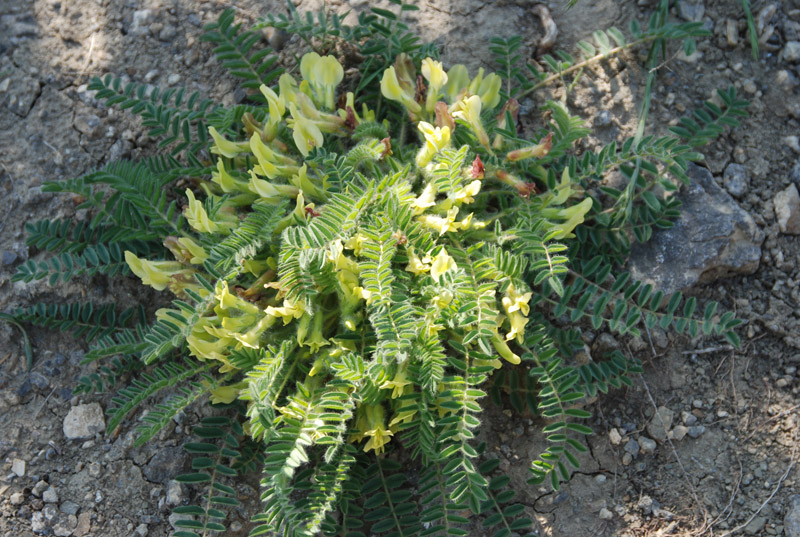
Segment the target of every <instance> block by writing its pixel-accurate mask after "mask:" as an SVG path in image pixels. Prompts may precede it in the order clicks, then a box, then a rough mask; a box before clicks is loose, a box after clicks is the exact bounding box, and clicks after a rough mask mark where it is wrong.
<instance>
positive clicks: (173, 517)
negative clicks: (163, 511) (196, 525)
mask: <svg viewBox="0 0 800 537" xmlns="http://www.w3.org/2000/svg"><path fill="white" fill-rule="evenodd" d="M179 520H194V517H193V516H192V515H184V514H180V513H172V514H171V515H169V518H168V519H167V521H168V522H169V525H170V526H172V529H175V530H177V529H180V528H178V527H177V526H176V525H175V524H176V523H177V522H178V521H179Z"/></svg>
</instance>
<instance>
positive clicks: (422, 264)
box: [406, 248, 431, 275]
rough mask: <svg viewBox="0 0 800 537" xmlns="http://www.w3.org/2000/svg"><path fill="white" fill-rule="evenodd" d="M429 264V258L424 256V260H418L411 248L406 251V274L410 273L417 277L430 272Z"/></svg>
mask: <svg viewBox="0 0 800 537" xmlns="http://www.w3.org/2000/svg"><path fill="white" fill-rule="evenodd" d="M430 262H431V258H430V257H428V256H425V258H424V259H420V258H419V257H418V256H417V254H415V253H414V249H413V248H409V249H408V265H406V270H407V271H408V272H412V273H414V274H417V275H419V274H424V273H426V272H428V271H429V270H431V266H430Z"/></svg>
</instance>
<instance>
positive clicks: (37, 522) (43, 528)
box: [31, 511, 50, 535]
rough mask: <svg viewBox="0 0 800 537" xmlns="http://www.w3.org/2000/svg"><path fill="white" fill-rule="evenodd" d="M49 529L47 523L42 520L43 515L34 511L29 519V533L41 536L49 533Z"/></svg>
mask: <svg viewBox="0 0 800 537" xmlns="http://www.w3.org/2000/svg"><path fill="white" fill-rule="evenodd" d="M49 529H50V527H49V525H48V523H47V521H46V520H45V519H44V513H42V512H41V511H36V512H35V513H33V516H32V517H31V531H32V532H33V533H38V534H40V535H41V534H44V533H45V532H47V531H49Z"/></svg>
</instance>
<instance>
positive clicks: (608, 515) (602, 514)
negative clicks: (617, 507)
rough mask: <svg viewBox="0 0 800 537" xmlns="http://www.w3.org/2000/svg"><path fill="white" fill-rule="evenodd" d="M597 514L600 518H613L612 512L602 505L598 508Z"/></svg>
mask: <svg viewBox="0 0 800 537" xmlns="http://www.w3.org/2000/svg"><path fill="white" fill-rule="evenodd" d="M598 516H599V517H600V520H611V519H612V518H614V513H612V512H611V511H609V510H608V509H606V508H605V507H603V508H602V509H600V514H599V515H598Z"/></svg>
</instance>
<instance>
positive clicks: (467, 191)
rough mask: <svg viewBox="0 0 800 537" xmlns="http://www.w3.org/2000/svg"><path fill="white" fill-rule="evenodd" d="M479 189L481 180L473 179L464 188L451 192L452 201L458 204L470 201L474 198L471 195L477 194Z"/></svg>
mask: <svg viewBox="0 0 800 537" xmlns="http://www.w3.org/2000/svg"><path fill="white" fill-rule="evenodd" d="M480 191H481V181H480V180H479V179H475V180H474V181H472V182H471V183H470V184H468V185H467V186H465V187H464V188H462V189H460V190H458V191H456V193H455V194H453V201H455V202H456V203H459V204H460V203H472V202H474V201H475V198H474V197H473V196H475V195H477V194H478V192H480Z"/></svg>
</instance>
